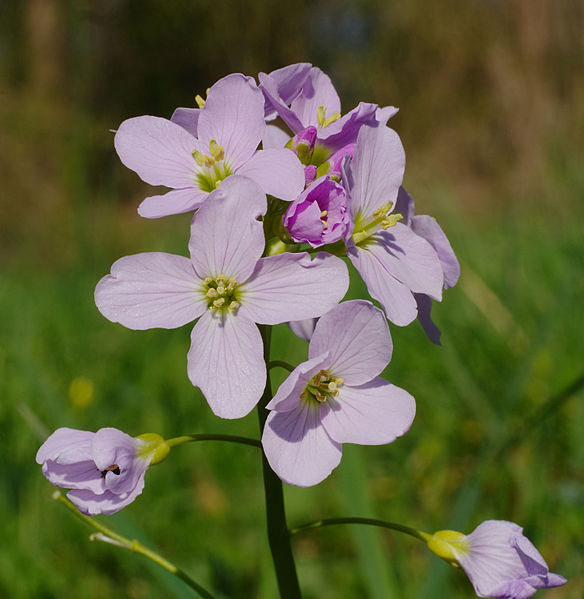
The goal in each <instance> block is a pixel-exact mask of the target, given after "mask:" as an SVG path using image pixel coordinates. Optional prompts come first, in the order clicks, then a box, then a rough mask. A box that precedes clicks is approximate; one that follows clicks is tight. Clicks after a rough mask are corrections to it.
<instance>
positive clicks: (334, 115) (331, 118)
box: [322, 111, 341, 129]
mask: <svg viewBox="0 0 584 599" xmlns="http://www.w3.org/2000/svg"><path fill="white" fill-rule="evenodd" d="M340 118H341V115H340V114H339V113H338V112H336V111H335V112H333V113H332V114H331V116H329V118H328V119H326V121H325V122H324V124H323V125H322V127H323V129H324V127H328V126H329V125H330V124H331V123H334V122H335V121H338V120H339V119H340Z"/></svg>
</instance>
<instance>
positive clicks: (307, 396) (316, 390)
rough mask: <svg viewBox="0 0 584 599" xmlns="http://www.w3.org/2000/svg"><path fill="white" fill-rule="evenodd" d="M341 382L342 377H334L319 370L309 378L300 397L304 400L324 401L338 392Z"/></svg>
mask: <svg viewBox="0 0 584 599" xmlns="http://www.w3.org/2000/svg"><path fill="white" fill-rule="evenodd" d="M343 382H344V381H343V379H341V378H335V377H333V376H332V375H331V374H330V373H328V372H327V371H326V370H321V371H319V372H318V373H317V374H315V375H314V376H313V377H312V378H311V379H310V381H309V382H308V384H307V385H306V387H305V388H304V391H302V393H301V394H300V398H301V399H303V400H304V401H313V402H316V403H325V402H326V401H328V400H329V399H330V398H331V397H336V396H337V395H338V394H339V387H340V386H341V385H342V384H343Z"/></svg>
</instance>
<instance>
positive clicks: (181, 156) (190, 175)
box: [114, 74, 304, 218]
mask: <svg viewBox="0 0 584 599" xmlns="http://www.w3.org/2000/svg"><path fill="white" fill-rule="evenodd" d="M201 104H204V105H203V106H202V108H201V109H191V110H188V109H178V110H177V111H175V113H174V115H173V117H172V120H170V121H169V120H168V119H163V118H159V117H154V116H140V117H135V118H131V119H128V120H126V121H124V122H123V123H122V124H121V125H120V127H119V129H118V131H117V132H116V136H115V140H114V141H115V147H116V151H117V152H118V155H119V157H120V159H121V161H122V162H123V163H124V164H125V165H126V166H127V167H128V168H130V169H132V170H133V171H135V172H136V173H138V175H139V176H140V178H141V179H142V180H143V181H146V183H150V184H151V185H164V186H166V187H171V188H172V191H169V192H168V193H166V194H164V195H156V196H151V197H149V198H146V199H145V200H144V201H143V202H142V204H140V207H139V208H138V212H139V213H140V214H141V215H142V216H145V217H147V218H159V217H161V216H167V215H169V214H179V213H181V212H189V211H190V210H195V209H196V208H198V207H199V206H201V204H202V203H203V202H204V201H205V200H206V199H207V197H208V196H209V194H210V193H213V192H214V191H215V189H216V188H217V187H218V186H219V185H220V184H221V181H223V180H225V179H227V178H228V177H230V176H231V175H233V174H236V173H237V174H238V175H245V176H246V177H249V178H250V179H253V180H254V181H255V182H256V183H258V184H259V185H260V187H261V188H262V189H263V191H264V192H265V193H268V194H271V195H273V196H276V197H278V198H281V199H283V200H287V201H291V200H293V199H294V198H295V197H296V196H297V195H298V194H299V193H300V192H301V191H302V189H303V187H304V172H303V167H302V165H301V164H300V162H299V160H298V158H297V157H296V156H295V155H294V153H293V152H291V151H290V150H287V149H284V148H273V149H269V150H257V147H258V144H259V143H260V141H261V140H262V136H263V134H264V129H265V126H266V125H265V121H264V97H263V95H262V93H261V92H260V90H259V89H258V88H257V86H256V84H255V82H254V80H253V79H252V78H250V77H245V76H243V75H240V74H233V75H228V76H227V77H224V78H223V79H220V80H219V81H218V82H217V83H215V85H213V86H212V87H211V88H210V89H209V93H208V96H207V99H206V101H204V102H203V101H202V100H201Z"/></svg>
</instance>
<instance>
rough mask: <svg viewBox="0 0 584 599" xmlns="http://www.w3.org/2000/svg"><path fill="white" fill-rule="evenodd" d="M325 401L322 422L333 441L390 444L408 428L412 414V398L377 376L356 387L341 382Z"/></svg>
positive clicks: (413, 408)
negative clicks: (331, 396)
mask: <svg viewBox="0 0 584 599" xmlns="http://www.w3.org/2000/svg"><path fill="white" fill-rule="evenodd" d="M329 403H330V404H331V406H330V407H331V409H330V410H329V411H328V412H327V413H326V414H324V415H323V417H322V425H323V426H324V428H325V429H326V431H327V433H328V434H329V435H330V437H331V439H334V440H335V441H337V443H358V444H359V445H381V444H383V443H391V442H392V441H395V440H396V439H397V437H401V436H402V435H403V434H404V433H406V432H407V431H408V430H409V429H410V426H411V425H412V422H413V420H414V416H415V414H416V402H415V400H414V398H413V397H412V396H411V395H410V394H409V393H408V392H407V391H404V390H403V389H400V388H399V387H396V386H395V385H392V384H391V383H388V382H387V381H384V380H383V379H382V378H379V377H377V378H375V379H373V380H372V381H370V382H368V383H365V384H364V385H361V386H359V387H353V386H349V385H346V384H343V385H342V386H341V387H340V388H339V395H338V396H337V397H336V398H334V399H331V400H329Z"/></svg>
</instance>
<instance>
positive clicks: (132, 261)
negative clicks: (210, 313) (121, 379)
mask: <svg viewBox="0 0 584 599" xmlns="http://www.w3.org/2000/svg"><path fill="white" fill-rule="evenodd" d="M95 303H96V305H97V307H98V309H99V311H100V312H101V313H102V314H103V315H104V316H105V317H106V318H107V319H108V320H111V321H112V322H119V323H120V324H122V325H124V326H125V327H128V328H130V329H136V330H144V329H152V328H162V329H174V328H177V327H180V326H182V325H184V324H186V323H187V322H191V321H192V320H194V319H195V318H197V317H198V316H200V315H201V314H202V313H203V312H204V311H205V309H206V307H207V301H206V298H205V296H204V294H203V291H202V284H201V281H200V280H199V279H198V278H197V276H196V275H195V272H194V269H193V265H192V264H191V262H190V260H189V259H188V258H185V257H183V256H176V255H174V254H164V253H161V252H149V253H144V254H135V255H134V256H126V257H124V258H121V259H120V260H118V261H117V262H114V264H113V266H112V270H111V274H110V275H106V276H105V277H103V278H102V279H101V281H99V283H98V284H97V287H96V288H95Z"/></svg>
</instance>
